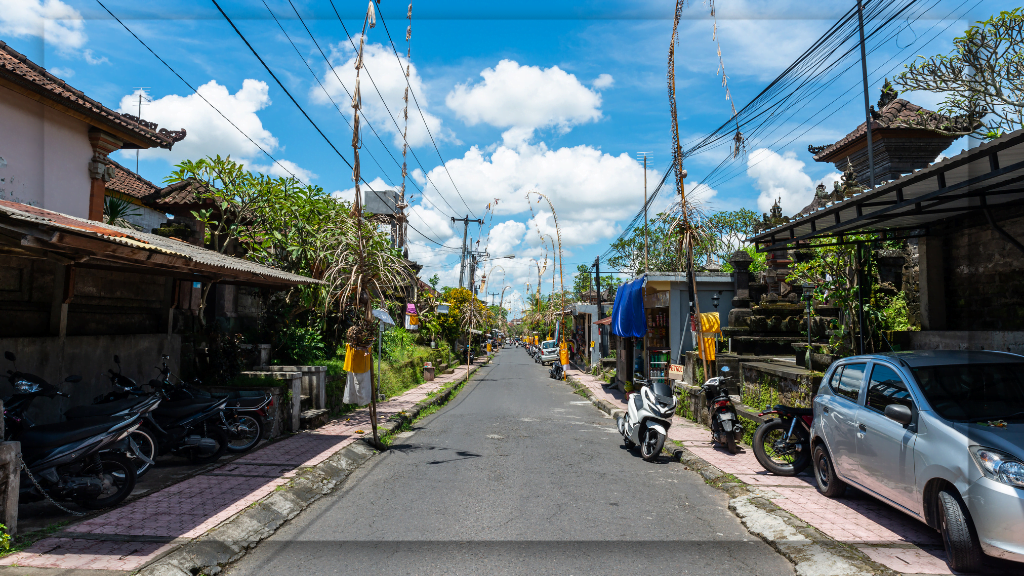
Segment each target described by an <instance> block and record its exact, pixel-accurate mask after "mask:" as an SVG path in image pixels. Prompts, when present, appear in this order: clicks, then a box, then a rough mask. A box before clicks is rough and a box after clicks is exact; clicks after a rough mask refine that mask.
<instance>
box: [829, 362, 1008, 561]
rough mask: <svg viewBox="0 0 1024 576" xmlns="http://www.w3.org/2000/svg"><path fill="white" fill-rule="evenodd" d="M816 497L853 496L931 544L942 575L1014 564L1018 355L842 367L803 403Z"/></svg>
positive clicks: (837, 366)
mask: <svg viewBox="0 0 1024 576" xmlns="http://www.w3.org/2000/svg"><path fill="white" fill-rule="evenodd" d="M811 450H812V462H813V464H814V476H815V480H816V482H817V486H818V491H819V492H821V493H822V494H824V495H825V496H829V497H836V496H840V495H842V494H843V492H844V490H845V489H846V486H847V485H852V486H855V487H857V488H859V489H861V490H863V491H864V492H867V493H869V494H871V495H873V496H875V497H876V498H878V499H880V500H882V501H884V502H886V503H887V504H889V505H891V506H893V507H894V508H897V509H899V510H902V511H903V512H906V513H907V514H910V515H911V516H914V517H915V518H918V519H920V520H922V521H923V522H925V523H927V524H928V525H929V526H931V527H932V528H935V529H936V530H938V531H939V532H940V533H941V534H942V539H943V543H944V544H945V548H946V554H947V556H948V561H949V564H950V566H951V567H952V568H953V569H954V570H958V571H963V572H972V571H976V570H978V569H980V567H981V563H982V556H983V554H989V555H991V556H996V557H1000V558H1005V559H1009V560H1015V561H1017V562H1024V356H1020V355H1016V354H1008V353H1001V352H973V351H921V352H900V353H894V354H872V355H865V356H855V357H852V358H844V359H842V360H840V361H837V362H835V363H834V364H833V365H832V366H831V367H829V370H828V371H827V372H826V373H825V376H824V378H823V379H822V383H821V387H820V388H819V390H818V393H817V395H816V396H815V398H814V423H813V425H812V426H811Z"/></svg>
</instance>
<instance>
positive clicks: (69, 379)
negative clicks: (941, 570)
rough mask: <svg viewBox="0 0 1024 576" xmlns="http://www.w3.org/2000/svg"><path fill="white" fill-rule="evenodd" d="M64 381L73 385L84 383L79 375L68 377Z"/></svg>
mask: <svg viewBox="0 0 1024 576" xmlns="http://www.w3.org/2000/svg"><path fill="white" fill-rule="evenodd" d="M64 381H65V382H70V383H72V384H78V383H79V382H81V381H82V377H81V376H78V375H75V374H72V375H71V376H68V377H67V378H65V379H64Z"/></svg>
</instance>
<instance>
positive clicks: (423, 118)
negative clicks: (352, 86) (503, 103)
mask: <svg viewBox="0 0 1024 576" xmlns="http://www.w3.org/2000/svg"><path fill="white" fill-rule="evenodd" d="M332 2H333V0H332ZM378 16H380V22H381V24H383V25H384V32H386V33H387V35H388V41H389V42H391V48H392V50H393V51H394V53H395V58H398V63H399V64H401V63H402V58H401V57H400V56H399V55H398V48H397V47H396V46H395V41H394V40H393V39H392V38H391V31H390V30H388V23H387V22H386V21H385V20H384V14H383V12H380V11H378ZM405 84H406V86H408V87H409V93H410V94H412V101H413V102H414V103H415V104H416V109H417V110H418V111H419V113H420V119H422V120H423V127H424V128H426V129H427V135H428V136H430V143H431V144H433V145H434V151H435V152H437V158H438V159H439V160H440V161H441V167H442V168H444V171H445V173H446V174H448V179H449V180H451V183H452V186H454V187H455V192H456V193H457V194H458V195H459V198H461V199H462V203H463V204H465V206H466V208H467V209H468V210H469V213H470V214H473V217H474V218H476V214H474V213H473V209H472V208H470V207H469V204H466V199H465V198H463V197H462V192H460V191H459V187H458V186H456V184H455V180H454V179H453V178H452V173H451V172H449V171H448V163H447V162H445V160H444V158H442V157H441V150H440V149H439V148H438V147H437V142H434V134H433V133H431V131H430V126H429V125H428V124H427V118H426V116H425V115H424V114H423V108H420V101H419V99H418V98H416V91H415V90H413V89H412V85H411V84H410V83H409V78H408V77H406V79H405ZM435 188H436V186H435ZM438 193H440V191H438Z"/></svg>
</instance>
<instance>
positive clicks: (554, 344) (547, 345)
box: [540, 342, 558, 349]
mask: <svg viewBox="0 0 1024 576" xmlns="http://www.w3.org/2000/svg"><path fill="white" fill-rule="evenodd" d="M540 347H541V348H545V349H547V348H557V347H558V343H557V342H541V344H540Z"/></svg>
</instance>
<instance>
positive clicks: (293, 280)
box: [0, 200, 322, 286]
mask: <svg viewBox="0 0 1024 576" xmlns="http://www.w3.org/2000/svg"><path fill="white" fill-rule="evenodd" d="M10 220H15V221H18V222H21V223H25V222H27V223H31V224H35V225H37V226H39V227H40V228H41V229H43V230H46V229H51V230H53V231H55V232H60V233H61V234H52V235H47V234H41V235H38V236H36V238H40V237H45V238H47V239H44V240H42V241H41V242H33V244H34V245H35V244H41V245H42V246H41V247H42V248H43V249H46V250H51V251H59V250H66V251H73V250H74V248H75V246H74V242H73V241H67V239H66V238H61V236H62V235H64V234H63V233H67V234H69V235H70V236H71V237H72V238H82V239H86V240H88V239H92V240H93V243H94V245H92V246H90V247H89V248H88V250H89V251H90V252H92V253H93V255H92V256H90V258H94V259H98V260H104V259H105V256H108V255H109V256H110V257H111V258H112V259H114V261H117V262H122V263H123V262H125V261H127V262H128V263H130V264H132V265H134V266H136V267H139V268H158V269H161V270H167V269H172V270H178V271H188V272H190V273H196V274H206V275H213V276H216V277H217V280H218V281H237V282H243V283H248V284H252V285H263V286H282V285H296V284H321V283H322V282H321V281H319V280H315V279H313V278H307V277H306V276H300V275H298V274H292V273H290V272H285V271H283V270H278V269H277V268H271V267H269V266H263V265H261V264H257V263H255V262H251V261H249V260H243V259H241V258H235V257H233V256H226V255H224V254H221V253H219V252H216V251H214V250H210V249H207V248H203V247H200V246H194V245H192V244H188V243H186V242H182V241H179V240H176V239H173V238H165V237H163V236H157V235H156V234H147V233H145V232H138V231H135V230H132V229H129V228H119V227H117V226H109V225H107V224H103V223H100V222H94V221H92V220H85V219H82V218H76V217H74V216H68V215H67V214H61V213H60V212H54V211H52V210H44V209H42V208H37V207H35V206H28V205H25V204H18V203H15V202H8V201H6V200H0V227H3V225H4V222H5V221H10ZM16 230H17V231H19V232H20V231H21V230H24V226H19V227H18V228H16ZM95 240H100V241H102V242H104V243H107V246H109V247H107V248H103V249H102V250H98V249H97V248H96V245H95V244H96V243H95ZM114 244H117V245H120V246H122V247H124V246H126V247H129V248H134V249H135V250H137V251H138V252H133V251H126V250H124V249H123V248H119V247H118V246H115V245H114ZM99 246H103V244H100V245H99Z"/></svg>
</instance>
